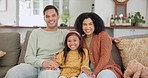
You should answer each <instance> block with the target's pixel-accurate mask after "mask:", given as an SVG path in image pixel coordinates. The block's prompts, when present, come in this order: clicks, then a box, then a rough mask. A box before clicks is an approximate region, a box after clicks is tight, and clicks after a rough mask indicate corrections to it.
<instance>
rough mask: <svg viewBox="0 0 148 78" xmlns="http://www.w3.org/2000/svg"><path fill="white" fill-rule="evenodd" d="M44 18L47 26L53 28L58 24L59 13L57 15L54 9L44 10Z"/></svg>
mask: <svg viewBox="0 0 148 78" xmlns="http://www.w3.org/2000/svg"><path fill="white" fill-rule="evenodd" d="M44 20H45V22H46V24H47V28H49V29H55V28H57V26H58V20H59V15H57V13H56V11H55V10H54V9H49V10H47V11H45V15H44Z"/></svg>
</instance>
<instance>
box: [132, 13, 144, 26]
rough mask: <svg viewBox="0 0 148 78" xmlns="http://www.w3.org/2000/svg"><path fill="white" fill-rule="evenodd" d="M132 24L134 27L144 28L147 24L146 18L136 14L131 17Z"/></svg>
mask: <svg viewBox="0 0 148 78" xmlns="http://www.w3.org/2000/svg"><path fill="white" fill-rule="evenodd" d="M131 22H132V25H133V26H142V25H143V24H144V23H145V20H144V16H142V15H141V14H140V12H135V14H134V15H132V16H131Z"/></svg>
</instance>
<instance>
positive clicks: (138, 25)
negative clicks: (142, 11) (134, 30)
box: [135, 23, 143, 27]
mask: <svg viewBox="0 0 148 78" xmlns="http://www.w3.org/2000/svg"><path fill="white" fill-rule="evenodd" d="M135 26H137V27H142V26H143V23H136V24H135Z"/></svg>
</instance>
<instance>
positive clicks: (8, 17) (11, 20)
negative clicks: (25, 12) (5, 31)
mask: <svg viewBox="0 0 148 78" xmlns="http://www.w3.org/2000/svg"><path fill="white" fill-rule="evenodd" d="M18 4H19V0H6V11H0V23H1V24H4V25H18V21H19V16H18V15H19V14H18V10H19V6H18Z"/></svg>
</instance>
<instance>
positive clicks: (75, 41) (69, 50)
mask: <svg viewBox="0 0 148 78" xmlns="http://www.w3.org/2000/svg"><path fill="white" fill-rule="evenodd" d="M81 40H82V39H81V36H80V34H79V33H78V32H76V31H70V32H69V33H68V34H67V36H66V39H65V48H64V49H63V51H62V52H60V53H58V54H57V55H56V59H54V60H55V61H56V63H57V64H58V66H59V68H60V70H61V73H60V77H59V78H77V77H78V75H79V74H80V73H82V72H83V73H85V74H87V77H86V78H89V75H90V68H89V56H88V51H87V49H85V48H82V43H81V42H82V41H81Z"/></svg>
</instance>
